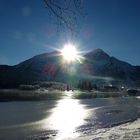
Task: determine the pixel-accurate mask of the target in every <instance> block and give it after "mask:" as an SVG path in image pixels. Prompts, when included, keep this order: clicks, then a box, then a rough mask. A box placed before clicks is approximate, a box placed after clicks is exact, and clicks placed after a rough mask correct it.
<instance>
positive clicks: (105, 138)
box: [69, 119, 140, 140]
mask: <svg viewBox="0 0 140 140" xmlns="http://www.w3.org/2000/svg"><path fill="white" fill-rule="evenodd" d="M69 140H140V119H138V120H136V121H134V122H129V123H126V124H122V125H119V126H116V127H112V128H103V129H98V130H96V131H94V132H92V134H90V135H88V134H87V135H86V136H83V137H79V138H75V139H69Z"/></svg>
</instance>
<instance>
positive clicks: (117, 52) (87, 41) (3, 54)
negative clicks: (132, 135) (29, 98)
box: [0, 0, 140, 65]
mask: <svg viewBox="0 0 140 140" xmlns="http://www.w3.org/2000/svg"><path fill="white" fill-rule="evenodd" d="M139 7H140V1H139V0H85V11H86V13H87V15H86V17H85V19H82V20H81V23H80V22H79V23H80V28H79V29H80V30H79V33H78V36H77V37H76V38H75V42H77V44H79V49H81V50H87V51H88V50H93V49H95V48H101V49H103V50H104V51H106V52H107V53H108V54H110V55H111V56H114V57H116V58H118V59H121V60H124V61H126V62H129V63H131V64H133V65H140V61H139V60H140V55H139V52H140V8H139ZM68 36H69V35H68V33H59V34H57V32H56V26H55V24H54V18H53V17H50V16H49V15H48V11H47V10H46V9H45V6H44V2H43V0H23V1H19V0H0V64H9V65H14V64H17V63H19V62H21V61H23V60H26V59H28V58H30V57H32V56H34V55H37V54H41V53H45V52H50V51H53V48H56V47H57V48H62V46H63V44H65V43H66V41H67V39H68Z"/></svg>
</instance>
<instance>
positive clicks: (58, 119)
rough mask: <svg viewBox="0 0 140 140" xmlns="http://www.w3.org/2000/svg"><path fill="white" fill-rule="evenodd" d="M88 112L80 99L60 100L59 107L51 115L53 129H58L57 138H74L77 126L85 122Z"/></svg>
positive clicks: (58, 139)
mask: <svg viewBox="0 0 140 140" xmlns="http://www.w3.org/2000/svg"><path fill="white" fill-rule="evenodd" d="M85 115H86V112H85V110H84V106H83V105H80V103H79V101H78V100H73V99H63V100H60V101H58V104H57V107H56V108H55V109H54V110H53V113H52V115H51V116H50V120H49V123H50V125H51V129H54V130H58V136H57V138H56V140H63V139H66V138H74V137H76V136H77V134H76V133H74V132H75V130H76V128H77V127H78V126H80V125H82V124H84V118H85Z"/></svg>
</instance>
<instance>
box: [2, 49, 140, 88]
mask: <svg viewBox="0 0 140 140" xmlns="http://www.w3.org/2000/svg"><path fill="white" fill-rule="evenodd" d="M83 57H84V60H83V62H82V63H79V62H73V63H70V64H68V63H65V62H64V61H63V59H62V56H61V55H60V53H59V52H57V51H55V52H51V53H44V54H41V55H37V56H34V57H33V58H30V59H28V60H26V61H24V62H21V63H19V64H18V65H14V66H7V65H0V88H15V87H18V86H19V85H20V84H32V83H34V82H37V81H56V82H64V83H70V84H73V85H76V84H77V83H78V82H79V80H82V79H86V80H91V81H93V82H94V83H96V84H101V85H102V84H117V85H118V84H119V85H127V86H137V85H138V84H140V66H132V65H130V64H128V63H126V62H124V61H120V60H118V59H116V58H115V57H111V56H109V55H108V54H107V53H105V52H104V51H103V50H101V49H95V50H93V51H91V52H89V53H87V54H85V55H84V56H83Z"/></svg>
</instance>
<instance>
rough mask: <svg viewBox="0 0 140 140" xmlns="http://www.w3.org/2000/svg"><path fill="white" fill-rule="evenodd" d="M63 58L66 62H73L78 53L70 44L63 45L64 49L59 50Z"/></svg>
mask: <svg viewBox="0 0 140 140" xmlns="http://www.w3.org/2000/svg"><path fill="white" fill-rule="evenodd" d="M61 53H62V56H63V58H64V59H65V60H66V61H68V62H71V61H75V60H76V59H77V58H78V51H77V50H76V47H75V46H74V45H72V44H66V45H64V48H63V49H62V50H61Z"/></svg>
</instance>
